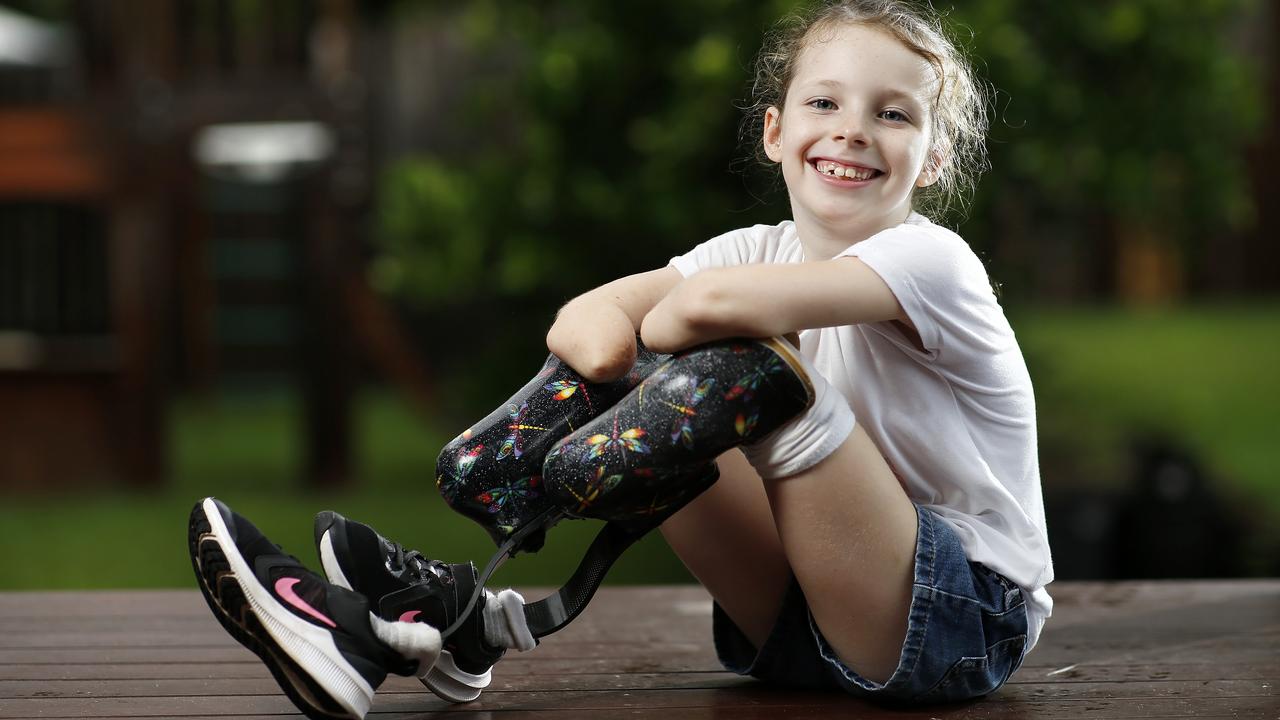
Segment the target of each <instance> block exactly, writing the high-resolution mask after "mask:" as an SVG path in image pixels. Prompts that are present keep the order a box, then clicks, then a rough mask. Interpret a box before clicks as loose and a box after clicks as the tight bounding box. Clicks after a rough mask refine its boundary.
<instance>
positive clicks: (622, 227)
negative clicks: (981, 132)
mask: <svg viewBox="0 0 1280 720" xmlns="http://www.w3.org/2000/svg"><path fill="white" fill-rule="evenodd" d="M796 5H797V3H795V2H788V1H786V0H780V1H778V2H773V3H733V2H729V0H654V1H653V2H646V3H640V4H637V3H596V2H586V1H585V0H559V1H558V2H550V3H548V2H543V1H541V0H504V1H503V2H496V1H495V0H478V1H477V2H471V3H467V4H466V5H465V6H464V7H463V8H462V9H448V10H445V9H435V10H426V11H425V12H429V13H432V17H433V22H438V23H441V24H444V25H446V26H448V27H452V28H454V29H455V30H456V34H457V36H458V37H459V38H461V42H462V43H463V46H464V47H465V50H464V51H463V55H464V56H465V57H467V58H471V59H472V60H474V62H469V63H466V64H465V67H466V68H467V70H466V75H465V78H464V80H462V82H463V83H464V87H465V90H464V91H463V92H462V94H461V101H460V102H458V103H457V104H456V105H451V106H449V107H447V108H444V109H442V112H443V113H446V114H447V115H448V117H450V118H452V122H453V124H454V127H453V128H452V130H451V132H450V133H447V134H448V136H449V137H450V138H454V137H463V138H466V140H465V141H464V142H452V143H450V149H449V150H442V151H440V152H438V153H437V154H435V155H430V156H425V157H416V158H408V159H405V160H403V161H402V162H399V163H397V164H396V165H394V166H392V167H391V168H390V169H389V170H388V171H387V173H386V175H385V177H384V182H383V188H384V189H383V191H382V202H381V213H380V218H381V231H382V232H381V238H382V244H381V250H382V255H381V259H380V260H379V261H378V262H377V264H376V265H375V270H374V276H375V280H376V281H377V284H378V286H379V287H381V288H383V289H385V290H387V291H389V292H392V293H394V294H396V295H399V296H400V297H403V298H406V299H409V300H411V301H414V302H415V304H417V305H418V306H419V307H421V308H428V309H430V308H434V309H440V308H442V307H447V306H449V305H450V304H451V303H464V304H465V303H467V302H468V301H470V300H474V299H476V298H480V297H493V296H495V295H496V296H500V297H505V298H509V299H516V298H519V299H530V298H534V297H538V296H539V294H541V296H542V297H543V298H544V299H545V298H547V297H551V298H559V299H563V298H565V297H568V296H571V295H574V294H577V293H580V292H582V291H584V290H586V289H587V288H589V287H591V286H594V285H597V284H600V283H601V282H604V281H606V280H609V279H612V278H614V277H617V276H619V275H621V274H625V273H627V272H635V271H638V270H641V269H649V268H652V267H654V266H656V265H660V264H662V263H663V262H665V261H666V259H667V258H668V257H670V256H671V255H673V254H676V253H679V252H682V251H684V250H686V249H688V248H689V247H691V246H693V245H694V244H696V243H697V242H700V241H702V240H705V239H707V238H709V237H711V236H714V235H716V234H719V233H721V232H724V231H726V230H729V229H732V228H734V227H740V226H743V225H748V224H751V223H754V222H777V221H778V220H779V219H782V218H784V217H785V216H786V213H787V207H786V202H785V197H783V195H782V193H777V192H774V193H763V194H764V195H766V197H765V199H764V201H761V200H758V199H757V198H756V195H757V194H761V193H759V192H756V191H760V190H763V189H765V188H766V186H767V185H768V183H763V182H759V180H760V178H759V177H757V176H755V175H753V173H752V172H750V171H749V169H750V167H751V166H752V162H751V161H750V160H748V158H749V155H750V153H749V146H750V145H753V144H754V143H755V142H756V139H755V138H744V139H742V142H741V143H739V142H738V138H737V131H738V127H739V120H740V118H739V115H738V111H737V110H736V107H737V106H738V105H740V104H741V100H742V99H743V98H744V97H745V96H746V94H747V89H748V83H749V80H750V64H751V61H752V59H753V57H754V54H755V52H756V50H757V49H758V48H759V46H760V43H761V39H762V35H763V33H764V32H765V30H767V28H769V27H770V26H771V25H772V23H774V22H775V21H776V20H777V19H778V18H780V17H781V16H782V15H783V14H785V13H786V12H787V11H789V10H790V9H792V8H794V7H795V6H796ZM449 7H452V6H449ZM939 7H940V8H942V9H943V10H945V11H946V14H947V16H948V18H949V21H950V23H951V24H952V26H953V27H955V28H956V29H957V32H956V34H957V35H958V36H959V39H960V40H961V41H962V43H963V44H964V45H966V46H969V47H970V48H971V50H972V51H973V53H974V56H975V59H976V61H977V63H978V65H979V68H980V74H982V75H985V76H986V77H987V78H988V79H989V80H990V81H991V82H992V83H993V84H994V86H995V87H996V88H997V89H998V91H999V92H998V95H997V97H996V100H995V103H994V107H993V116H994V117H993V126H992V142H991V155H992V163H993V169H992V171H991V172H990V173H989V174H988V176H987V177H986V178H985V179H983V180H982V181H981V182H980V183H979V191H978V194H977V196H976V198H975V200H974V203H973V206H972V210H971V212H970V213H969V216H968V217H969V220H968V221H967V225H966V227H965V235H966V236H967V237H968V239H969V240H970V241H971V242H972V243H973V244H974V245H975V247H977V248H978V249H979V250H981V251H984V252H985V251H990V250H991V249H992V246H993V245H994V242H995V240H994V239H995V238H996V237H999V236H1001V235H1003V236H1005V237H1006V238H1007V237H1008V236H1009V235H1010V234H1011V233H1016V234H1018V238H1017V239H1016V240H1015V242H1023V241H1025V240H1024V239H1023V237H1022V235H1024V234H1025V235H1026V236H1028V237H1032V236H1035V235H1042V236H1043V235H1044V234H1046V233H1053V232H1056V233H1064V232H1065V233H1067V234H1068V235H1072V236H1075V237H1089V236H1091V235H1094V234H1096V232H1097V230H1096V228H1097V227H1099V224H1101V225H1102V226H1107V225H1110V224H1111V223H1112V222H1113V221H1114V220H1115V219H1117V218H1118V219H1120V220H1122V221H1123V222H1124V223H1128V224H1131V225H1134V224H1136V225H1143V226H1146V227H1149V228H1152V229H1154V230H1155V231H1156V234H1157V236H1159V237H1162V238H1167V239H1169V240H1170V241H1174V242H1179V243H1181V244H1182V245H1183V247H1184V249H1185V250H1187V251H1189V254H1190V259H1191V261H1192V262H1193V263H1194V261H1195V257H1196V252H1198V251H1199V250H1200V248H1201V245H1200V243H1204V242H1206V239H1207V238H1212V237H1214V236H1215V234H1218V233H1221V232H1224V231H1230V230H1236V229H1241V228H1244V227H1247V226H1248V225H1249V224H1250V223H1251V222H1252V221H1253V216H1254V208H1253V206H1252V201H1251V197H1250V194H1249V192H1248V184H1247V177H1246V175H1245V168H1244V167H1243V154H1244V148H1245V146H1246V144H1247V143H1248V141H1249V140H1250V138H1251V137H1252V135H1253V133H1254V132H1255V131H1256V129H1257V128H1258V127H1259V124H1260V121H1261V116H1262V113H1263V99H1264V98H1263V95H1262V92H1261V90H1260V87H1259V82H1258V79H1257V77H1256V75H1257V73H1256V71H1255V69H1254V68H1253V67H1252V66H1251V65H1250V64H1249V62H1248V61H1247V60H1246V57H1245V56H1244V54H1243V52H1242V50H1240V48H1239V47H1238V45H1239V43H1238V41H1237V39H1236V37H1235V36H1236V35H1240V34H1242V33H1243V32H1244V30H1245V28H1246V25H1247V23H1248V22H1249V21H1250V20H1251V18H1252V17H1253V15H1255V14H1256V10H1257V8H1256V1H1255V0H1211V1H1201V2H1167V1H1165V0H1113V1H1111V2H1107V3H1101V4H1099V3H1062V2H1051V1H1050V0H1035V1H1032V2H1026V1H1023V0H956V1H955V2H954V6H952V5H951V4H950V3H947V4H939ZM401 10H402V11H403V13H404V14H408V13H409V12H411V11H417V12H423V10H422V8H421V6H418V5H416V4H415V5H410V4H406V5H404V6H402V7H401ZM744 170H748V172H743V171H744ZM1011 214H1013V215H1017V216H1019V217H1021V218H1023V221H1022V222H1021V223H1020V225H1022V227H1016V228H1011V227H1010V225H1009V222H1008V216H1009V215H1011ZM962 219H963V218H960V217H957V218H951V221H952V222H953V223H954V222H955V221H957V220H962ZM1015 225H1016V224H1015ZM1005 242H1008V241H1007V240H1006V241H1005ZM1002 246H1003V245H1002ZM1034 252H1035V250H1034V249H1032V250H1030V251H1028V252H1027V253H1026V257H1023V258H1019V259H1015V258H1011V257H1003V258H996V260H997V263H996V265H997V267H996V269H997V271H998V272H997V275H998V276H1001V277H1005V278H1008V277H1011V276H1012V277H1014V278H1015V279H1016V277H1017V276H1018V275H1019V273H1018V272H1016V271H1019V270H1023V269H1025V266H1026V265H1028V264H1029V263H1032V262H1033V261H1032V260H1031V259H1030V257H1029V256H1030V255H1031V254H1032V253H1034ZM1020 263H1021V265H1020ZM1034 289H1035V288H1033V287H1026V288H1022V287H1018V286H1017V283H1016V281H1015V283H1014V290H1015V291H1017V290H1027V291H1029V292H1034Z"/></svg>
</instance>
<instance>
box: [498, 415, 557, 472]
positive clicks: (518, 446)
mask: <svg viewBox="0 0 1280 720" xmlns="http://www.w3.org/2000/svg"><path fill="white" fill-rule="evenodd" d="M528 411H529V403H527V402H523V403H520V407H516V406H515V404H514V403H513V404H510V405H507V416H508V417H510V418H511V422H510V423H509V424H508V425H507V430H508V431H509V432H508V435H507V439H506V440H503V441H502V446H501V447H499V448H498V459H499V460H506V459H507V458H509V457H511V456H513V455H514V456H515V457H520V456H521V455H523V454H524V448H523V445H522V440H523V438H521V437H520V431H521V430H546V429H547V428H544V427H541V426H538V425H526V424H525V422H524V416H525V413H527V412H528Z"/></svg>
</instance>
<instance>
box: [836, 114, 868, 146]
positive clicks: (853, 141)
mask: <svg viewBox="0 0 1280 720" xmlns="http://www.w3.org/2000/svg"><path fill="white" fill-rule="evenodd" d="M832 139H833V140H835V141H836V142H845V143H849V144H850V145H857V146H860V147H861V146H866V145H867V144H869V143H870V142H871V139H870V138H869V137H867V134H866V132H865V131H864V130H863V129H862V123H860V122H858V121H856V120H852V119H851V120H846V121H845V122H843V123H841V124H840V125H838V126H837V127H836V130H835V135H834V136H833V137H832Z"/></svg>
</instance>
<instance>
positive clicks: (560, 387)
mask: <svg viewBox="0 0 1280 720" xmlns="http://www.w3.org/2000/svg"><path fill="white" fill-rule="evenodd" d="M542 389H543V390H550V391H551V392H552V393H555V394H554V395H552V396H551V399H552V400H557V401H559V400H568V399H569V398H571V397H573V395H574V393H576V392H578V391H579V390H581V391H582V397H583V399H584V400H586V401H587V410H588V412H590V413H591V414H592V415H595V413H596V409H595V407H593V406H592V404H591V394H590V393H588V392H587V384H586V383H584V382H581V381H579V380H557V381H555V382H553V383H547V384H546V385H543V386H542Z"/></svg>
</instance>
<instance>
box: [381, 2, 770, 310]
mask: <svg viewBox="0 0 1280 720" xmlns="http://www.w3.org/2000/svg"><path fill="white" fill-rule="evenodd" d="M774 17H775V9H774V8H768V7H756V6H754V5H751V6H747V7H737V6H735V5H733V4H732V3H729V2H725V1H723V0H702V1H700V2H679V3H675V2H659V3H643V4H636V3H582V2H577V3H575V2H560V3H553V4H547V3H542V2H531V1H519V2H502V3H496V2H474V3H469V4H467V5H466V6H465V9H463V10H461V11H458V12H457V13H456V14H447V13H445V12H443V11H441V12H440V18H439V21H440V22H443V23H452V26H453V27H455V28H456V29H457V30H458V32H459V35H460V36H461V37H462V38H464V39H465V42H466V47H467V49H466V54H467V55H468V56H469V57H473V58H483V59H484V67H483V68H482V69H481V70H477V72H476V74H475V75H474V76H469V77H467V78H466V81H465V82H466V87H467V91H466V92H465V93H463V99H462V101H461V106H460V107H457V108H451V109H450V113H451V114H452V116H453V117H454V118H456V123H457V126H458V128H465V132H463V134H464V135H465V136H466V137H468V138H469V140H468V141H467V142H464V143H459V144H458V146H457V147H456V148H453V149H450V150H449V151H441V152H440V153H439V154H436V155H432V156H425V157H415V158H410V159H406V160H404V161H402V162H400V163H397V164H396V165H395V166H393V167H391V168H390V170H389V171H388V172H387V174H386V175H385V176H384V182H383V188H384V189H383V192H382V195H381V207H380V211H381V212H380V225H381V227H380V229H381V239H382V244H381V248H382V257H381V259H380V260H379V262H378V263H377V264H375V268H374V277H375V281H376V283H377V285H378V286H379V287H381V288H383V289H385V290H388V291H391V292H394V293H396V294H399V295H400V296H402V297H404V298H407V299H409V300H410V301H412V302H414V303H415V304H417V305H419V306H420V307H426V308H431V307H439V306H440V303H442V302H457V303H465V302H466V301H468V300H469V299H474V298H479V297H485V296H492V295H494V294H497V295H499V296H502V297H507V298H513V297H516V298H518V297H528V296H529V295H530V294H531V293H534V292H535V291H537V292H542V293H546V294H554V295H557V296H561V297H563V296H570V295H574V294H577V293H580V292H582V291H584V290H585V289H587V288H588V287H589V286H591V285H595V284H599V283H602V282H605V281H607V280H609V279H612V278H613V277H616V276H618V275H621V274H624V273H625V272H634V271H637V270H640V269H649V268H651V267H653V266H655V265H660V264H662V263H664V262H665V261H666V259H667V258H668V257H670V256H671V255H673V254H676V253H678V252H682V251H684V250H685V249H687V248H689V247H691V246H692V245H694V244H695V243H697V242H700V241H702V240H704V239H706V238H707V237H710V236H712V235H715V234H718V233H720V232H723V231H725V230H728V229H730V227H731V226H734V225H740V224H745V223H747V222H748V221H756V220H764V219H766V218H767V219H770V220H772V221H775V222H776V218H777V217H778V216H779V213H778V211H777V209H776V208H775V209H774V211H773V212H770V213H768V214H767V215H766V214H763V213H759V212H758V208H757V212H755V213H750V212H748V213H743V212H742V211H743V210H744V209H746V208H747V207H748V206H750V205H752V204H753V203H754V201H753V200H752V199H750V198H749V197H748V196H747V194H746V193H743V192H742V188H741V182H742V180H741V178H740V177H738V176H736V175H734V174H733V173H732V172H731V171H730V167H731V166H732V165H733V164H734V162H735V158H736V157H738V155H739V154H738V151H737V143H736V141H735V137H736V132H737V124H738V116H737V114H736V112H735V111H734V102H735V98H738V97H740V93H742V92H743V83H744V78H745V76H746V68H747V66H748V65H749V63H750V61H751V58H752V54H753V53H754V50H755V47H756V45H757V44H758V42H759V37H760V35H761V32H762V30H763V29H764V28H765V27H767V25H768V23H769V22H770V21H771V20H772V19H773V18H774ZM743 155H745V153H743ZM735 213H736V215H735Z"/></svg>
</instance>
